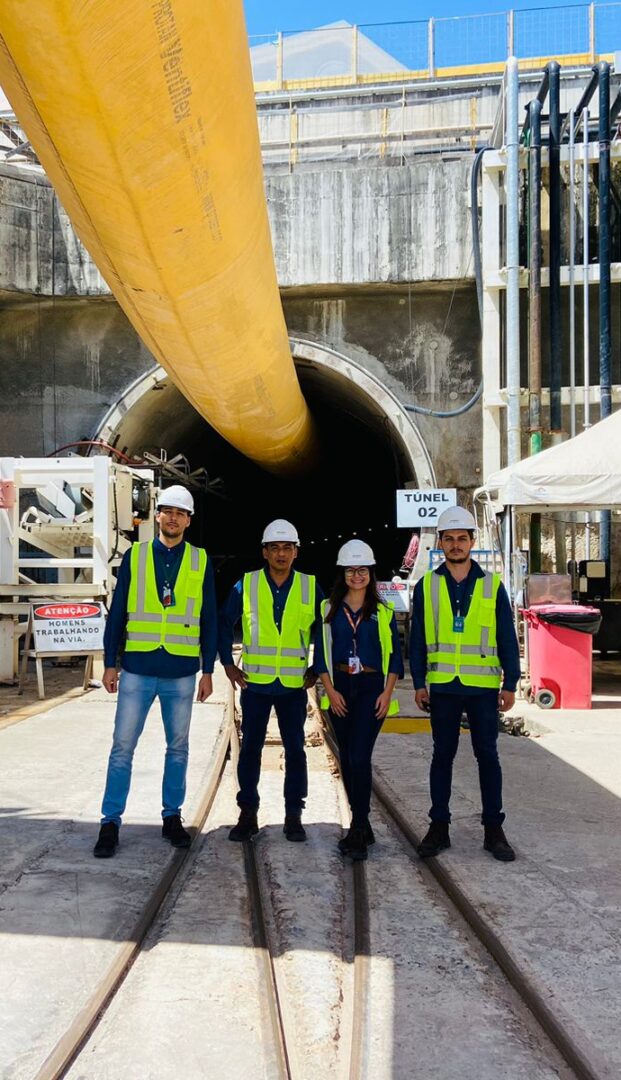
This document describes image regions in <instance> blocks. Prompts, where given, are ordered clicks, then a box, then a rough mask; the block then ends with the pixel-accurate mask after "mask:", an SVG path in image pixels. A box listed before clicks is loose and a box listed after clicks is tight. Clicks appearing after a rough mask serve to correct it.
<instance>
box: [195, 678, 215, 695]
mask: <svg viewBox="0 0 621 1080" xmlns="http://www.w3.org/2000/svg"><path fill="white" fill-rule="evenodd" d="M212 694H213V680H212V678H211V675H201V677H200V682H199V684H198V693H197V695H196V700H197V701H207V698H208V697H211V695H212Z"/></svg>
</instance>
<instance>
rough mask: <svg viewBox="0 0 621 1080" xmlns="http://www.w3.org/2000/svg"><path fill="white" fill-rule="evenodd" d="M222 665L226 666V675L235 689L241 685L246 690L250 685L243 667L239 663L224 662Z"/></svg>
mask: <svg viewBox="0 0 621 1080" xmlns="http://www.w3.org/2000/svg"><path fill="white" fill-rule="evenodd" d="M222 666H223V667H224V670H225V672H226V677H227V679H228V680H229V682H230V684H231V686H232V687H233V689H235V687H236V686H241V688H242V690H245V689H246V687H247V686H248V680H247V678H246V676H245V675H244V673H243V671H242V669H241V668H239V667H237V664H223V665H222Z"/></svg>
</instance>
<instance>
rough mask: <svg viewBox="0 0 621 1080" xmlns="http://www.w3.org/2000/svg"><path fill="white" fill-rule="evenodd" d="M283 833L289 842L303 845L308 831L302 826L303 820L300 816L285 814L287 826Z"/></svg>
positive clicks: (284, 826)
mask: <svg viewBox="0 0 621 1080" xmlns="http://www.w3.org/2000/svg"><path fill="white" fill-rule="evenodd" d="M282 831H283V832H284V834H285V836H286V837H287V840H293V841H294V842H295V843H298V844H300V843H302V841H303V840H306V830H305V828H304V826H303V825H302V818H301V815H300V814H285V824H284V825H283V828H282Z"/></svg>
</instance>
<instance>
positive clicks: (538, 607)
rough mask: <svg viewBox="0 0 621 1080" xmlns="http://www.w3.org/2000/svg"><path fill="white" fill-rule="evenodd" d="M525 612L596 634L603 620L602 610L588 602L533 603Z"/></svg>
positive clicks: (550, 623) (545, 620)
mask: <svg viewBox="0 0 621 1080" xmlns="http://www.w3.org/2000/svg"><path fill="white" fill-rule="evenodd" d="M525 614H526V615H529V614H531V615H534V616H535V618H538V619H540V620H541V621H542V622H545V623H548V624H549V625H550V626H564V627H565V628H566V629H568V630H577V631H578V632H579V633H581V634H596V633H597V631H598V630H599V628H600V626H601V622H602V613H601V611H599V609H598V608H595V607H590V606H588V605H586V604H533V605H532V607H530V608H527V609H526V612H525Z"/></svg>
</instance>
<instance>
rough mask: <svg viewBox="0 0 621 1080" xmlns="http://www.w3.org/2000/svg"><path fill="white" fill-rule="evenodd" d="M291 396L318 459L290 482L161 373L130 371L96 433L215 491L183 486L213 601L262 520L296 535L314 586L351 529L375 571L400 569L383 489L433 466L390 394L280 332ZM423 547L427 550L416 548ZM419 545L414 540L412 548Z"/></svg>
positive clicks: (358, 371)
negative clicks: (225, 434) (168, 462)
mask: <svg viewBox="0 0 621 1080" xmlns="http://www.w3.org/2000/svg"><path fill="white" fill-rule="evenodd" d="M291 348H292V352H293V357H294V360H295V365H296V369H297V372H298V377H299V379H300V384H301V387H302V391H303V393H304V395H305V397H306V399H307V401H308V404H309V407H310V409H311V412H312V413H313V415H314V417H315V420H316V423H317V426H318V428H319V433H320V443H321V447H322V457H321V460H319V461H317V462H316V463H315V466H314V468H313V470H312V471H311V472H310V473H309V474H308V475H306V476H304V477H302V478H299V477H297V478H295V479H291V478H279V477H275V476H272V475H271V474H270V473H267V472H265V471H264V470H263V469H261V468H260V467H259V466H258V465H255V464H254V462H252V461H250V460H249V459H248V458H246V457H245V456H244V455H243V454H241V453H239V451H237V450H235V449H234V448H233V447H232V446H230V445H229V443H227V442H226V441H225V440H224V439H223V438H222V437H221V436H220V435H219V434H218V433H217V432H216V431H214V429H213V428H212V427H210V425H209V424H208V423H207V422H206V421H205V420H203V418H202V417H201V416H199V415H198V413H197V412H196V411H195V410H194V408H193V407H192V406H191V405H190V404H189V402H187V401H186V399H185V398H184V397H183V395H182V394H181V393H180V392H179V391H178V390H177V388H176V387H175V386H174V384H173V383H172V382H171V380H170V379H169V378H168V376H167V374H166V372H165V371H164V370H163V368H157V369H155V370H154V371H152V372H150V373H149V374H147V375H145V376H143V377H141V379H139V380H138V381H137V382H136V383H135V384H134V385H133V386H132V387H130V388H129V390H128V391H127V392H126V393H125V394H124V395H123V397H122V399H120V400H119V401H118V402H117V403H116V404H115V405H114V406H113V408H112V409H111V410H110V412H109V413H108V415H107V417H106V418H105V420H104V422H103V424H102V425H101V427H100V428H99V430H98V431H97V433H96V436H95V437H96V438H101V439H104V440H105V441H106V442H108V443H111V444H112V445H113V446H114V447H115V448H116V449H118V450H121V451H123V452H124V453H125V454H128V455H129V456H132V457H133V456H136V457H138V456H140V455H141V454H142V453H143V452H144V451H145V450H149V451H151V452H153V453H158V454H159V451H160V449H164V450H165V451H166V453H167V456H168V458H169V459H170V458H172V457H174V456H175V455H176V454H182V455H184V457H185V458H186V459H187V461H188V462H189V463H190V466H191V468H192V469H194V468H198V467H199V466H201V465H202V466H204V467H205V468H206V469H207V472H208V474H209V478H210V481H212V482H213V481H216V480H217V481H219V482H218V484H217V485H216V486H217V489H218V494H215V493H207V494H204V495H202V494H199V495H198V496H197V495H196V493H195V498H196V503H197V511H196V515H195V519H194V523H193V526H192V530H191V532H190V534H189V536H190V539H192V540H193V541H194V542H195V543H200V544H202V545H204V546H205V547H206V548H207V550H208V552H209V553H210V555H211V556H212V557H213V559H214V566H215V567H216V580H217V584H218V593H219V595H220V596H221V597H222V596H223V595H224V594H225V593H226V591H227V590H228V589H229V588H230V586H231V585H232V584H233V583H234V581H236V580H237V578H238V577H239V576H240V574H241V573H243V572H244V571H245V570H247V569H250V568H252V567H254V566H256V565H257V562H258V560H260V557H261V545H260V541H261V535H262V530H263V527H264V525H265V524H266V523H267V522H268V521H270V520H271V519H272V518H275V517H285V518H288V519H289V520H290V521H292V522H293V523H294V524H295V525H296V527H297V529H298V531H299V533H300V539H301V548H300V553H299V556H298V561H297V567H298V569H300V570H307V571H310V572H313V573H315V574H317V576H318V578H319V581H320V582H321V584H322V585H323V587H324V588H325V589H328V588H329V587H330V584H331V582H332V578H333V575H334V564H335V558H336V553H337V551H338V548H339V547H340V545H341V544H342V543H343V542H344V541H345V540H346V539H349V538H350V537H351V536H354V535H357V536H359V537H360V538H361V539H363V540H366V541H367V542H368V543H369V544H371V546H372V547H373V549H374V551H375V555H376V559H377V563H378V575H379V576H380V577H382V578H390V577H392V576H393V574H395V573H397V572H398V570H399V568H400V567H401V565H402V561H403V556H404V553H405V551H406V548H407V546H408V543H409V540H410V535H411V534H410V531H409V530H406V529H396V528H395V524H394V522H395V490H396V489H397V488H402V487H405V486H406V485H410V486H415V487H421V488H425V487H432V486H433V485H434V480H435V478H434V472H433V467H432V464H431V461H430V458H429V455H428V453H427V450H426V447H425V444H424V443H423V441H422V438H421V436H420V433H419V432H418V430H417V429H416V428H415V426H414V425H413V423H412V421H411V420H410V417H409V415H408V414H407V413H406V412H405V411H404V410H403V409H402V407H401V406H400V404H399V402H398V400H397V399H396V397H395V396H394V395H393V394H392V392H391V391H389V390H388V389H387V388H386V387H385V386H384V385H383V383H382V382H381V381H380V380H379V379H378V378H376V377H375V376H374V375H372V374H370V373H369V372H368V371H367V370H366V369H364V368H362V367H361V366H360V365H359V364H357V363H355V362H353V361H352V360H350V359H348V358H347V357H345V356H343V355H342V354H339V353H337V352H335V351H334V350H331V349H328V348H326V347H324V346H320V345H317V344H316V343H314V342H309V341H304V340H301V339H292V340H291ZM427 546H430V545H427ZM421 547H423V545H421Z"/></svg>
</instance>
